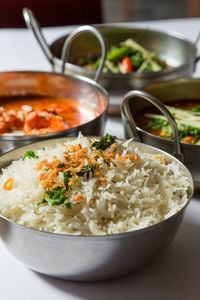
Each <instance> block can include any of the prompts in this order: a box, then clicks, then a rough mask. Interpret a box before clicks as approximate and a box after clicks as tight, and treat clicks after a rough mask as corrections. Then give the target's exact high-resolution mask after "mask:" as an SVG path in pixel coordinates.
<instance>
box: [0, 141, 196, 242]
mask: <svg viewBox="0 0 200 300" xmlns="http://www.w3.org/2000/svg"><path fill="white" fill-rule="evenodd" d="M84 137H87V138H99V136H84ZM76 138H77V137H65V138H63V137H61V138H57V139H48V140H42V141H39V142H34V143H31V144H28V145H25V146H20V147H17V148H15V149H12V150H10V151H8V152H6V153H5V154H3V155H2V156H1V157H0V160H2V159H4V158H5V156H6V155H9V154H10V153H13V152H15V151H16V150H18V151H19V150H24V149H27V148H29V147H31V146H34V145H35V146H37V145H38V144H43V143H46V142H50V141H52V143H53V142H54V144H56V143H59V142H60V143H62V142H64V140H68V139H70V140H73V139H76ZM61 140H62V142H61ZM118 140H120V141H124V142H125V141H127V140H126V139H118ZM130 140H131V143H133V144H136V145H141V144H142V145H144V146H145V147H146V148H147V149H150V150H155V151H157V152H159V153H161V154H163V155H166V156H167V157H169V158H170V159H172V161H175V162H177V163H178V164H179V165H180V166H181V167H182V169H183V170H184V171H185V172H186V173H187V176H188V179H189V180H190V182H191V186H190V188H191V191H190V195H189V196H188V201H187V202H186V204H185V205H184V206H183V207H182V208H181V209H180V210H178V211H177V212H176V213H175V214H173V215H171V216H170V217H168V218H167V219H165V220H162V221H160V222H158V223H156V224H153V225H150V226H148V227H144V228H140V229H136V230H132V231H128V232H123V233H116V234H107V235H72V234H65V233H54V232H48V231H42V230H39V229H34V228H31V227H28V226H25V225H22V224H19V223H16V222H14V221H12V220H10V219H8V218H6V217H4V216H3V215H1V214H0V219H3V220H4V221H7V222H9V223H10V224H11V225H13V226H15V225H17V226H18V227H19V229H25V230H33V231H34V232H35V233H39V234H45V235H48V236H54V237H57V238H70V239H71V238H72V239H74V238H75V239H77V238H81V239H85V240H94V241H95V240H98V241H99V240H112V239H119V238H120V239H121V238H130V237H132V236H134V235H138V234H141V233H142V234H145V233H146V232H148V231H152V230H154V228H158V227H160V226H162V224H166V223H167V222H173V220H174V219H175V218H176V217H177V216H178V215H179V214H182V213H184V210H185V209H186V207H187V206H188V204H189V202H190V201H191V199H192V197H193V195H194V181H193V178H192V175H191V173H190V171H189V170H188V168H187V167H186V166H185V165H184V164H183V163H182V162H181V161H179V160H178V159H177V158H175V157H174V156H173V155H171V154H169V153H167V152H165V151H163V150H161V149H159V148H156V147H153V146H150V145H147V144H143V143H139V142H136V141H133V140H132V139H130ZM41 147H42V145H41ZM38 149H40V148H38ZM13 160H14V159H13ZM13 160H12V161H13ZM0 172H1V170H0ZM0 221H1V220H0Z"/></svg>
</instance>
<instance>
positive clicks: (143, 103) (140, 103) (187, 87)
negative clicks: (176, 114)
mask: <svg viewBox="0 0 200 300" xmlns="http://www.w3.org/2000/svg"><path fill="white" fill-rule="evenodd" d="M147 92H148V93H147ZM149 93H150V94H151V95H150V94H149ZM152 95H153V96H152ZM155 97H156V98H155ZM158 99H159V100H158ZM188 99H193V100H195V99H196V100H199V99H200V79H181V80H177V81H171V82H170V81H169V82H166V83H164V82H163V83H158V84H155V85H152V86H148V87H145V88H144V91H131V92H129V93H127V94H126V95H125V96H124V100H123V104H122V111H121V113H122V119H123V123H124V128H125V135H126V137H133V138H134V139H135V140H136V141H140V142H141V141H142V142H143V143H145V144H148V145H152V146H154V147H157V148H159V149H162V150H164V151H166V152H168V153H170V154H172V155H174V143H173V141H169V140H167V139H165V138H162V137H159V136H156V135H153V134H151V133H149V132H147V131H145V130H144V129H142V128H140V127H138V126H136V124H135V121H134V116H136V115H137V114H140V112H141V110H142V109H144V108H145V107H149V106H150V105H151V104H153V105H155V106H156V107H157V108H158V109H159V110H160V111H161V112H162V113H163V114H164V115H165V116H166V118H167V119H168V120H169V122H170V124H172V125H173V126H174V123H175V121H174V119H173V117H172V116H171V114H170V113H169V111H168V110H167V108H166V107H165V105H164V104H163V102H164V103H167V104H169V103H170V102H171V101H177V100H183V101H184V100H188ZM160 100H161V101H160ZM178 159H180V160H181V161H183V163H184V164H185V165H186V167H187V168H188V169H189V170H190V172H191V174H192V176H193V179H194V182H195V188H196V190H199V189H200V170H199V166H200V146H199V145H192V144H184V143H181V147H180V151H179V157H178Z"/></svg>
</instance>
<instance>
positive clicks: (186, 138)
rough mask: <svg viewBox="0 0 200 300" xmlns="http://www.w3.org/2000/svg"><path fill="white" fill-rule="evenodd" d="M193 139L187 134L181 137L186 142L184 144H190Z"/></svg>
mask: <svg viewBox="0 0 200 300" xmlns="http://www.w3.org/2000/svg"><path fill="white" fill-rule="evenodd" d="M193 141H194V137H193V136H190V135H188V136H186V137H184V138H183V139H182V142H183V143H186V144H192V142H193Z"/></svg>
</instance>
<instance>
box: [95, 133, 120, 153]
mask: <svg viewBox="0 0 200 300" xmlns="http://www.w3.org/2000/svg"><path fill="white" fill-rule="evenodd" d="M115 139H116V136H113V135H110V134H108V133H107V134H106V135H105V136H103V137H102V138H101V139H100V140H98V141H95V142H94V143H93V144H92V145H91V148H96V149H97V150H103V151H104V150H106V149H107V148H108V147H110V146H111V145H112V144H113V143H115Z"/></svg>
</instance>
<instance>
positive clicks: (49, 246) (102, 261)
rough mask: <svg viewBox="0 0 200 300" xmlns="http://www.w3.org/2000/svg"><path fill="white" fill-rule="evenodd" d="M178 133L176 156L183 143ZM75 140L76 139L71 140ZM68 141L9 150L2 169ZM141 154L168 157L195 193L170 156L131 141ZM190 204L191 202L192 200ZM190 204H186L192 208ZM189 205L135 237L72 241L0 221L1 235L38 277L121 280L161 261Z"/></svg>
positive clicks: (130, 234)
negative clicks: (29, 152) (34, 153)
mask: <svg viewBox="0 0 200 300" xmlns="http://www.w3.org/2000/svg"><path fill="white" fill-rule="evenodd" d="M177 134H178V133H177V131H176V130H175V140H176V147H175V148H176V152H177V151H178V152H177V155H178V157H179V145H178V143H179V140H178V139H177ZM69 139H72V138H69ZM58 142H59V143H63V142H66V138H65V139H64V138H60V139H56V140H53V139H52V140H46V141H40V142H37V143H34V144H31V146H30V145H27V146H23V147H20V148H18V149H15V150H13V151H10V152H8V153H6V154H4V155H3V156H1V157H0V170H1V169H2V168H5V167H6V166H8V165H9V164H10V163H11V162H12V161H13V160H16V159H19V158H22V157H24V153H25V152H26V151H27V150H30V147H31V149H32V150H33V151H36V150H37V149H41V148H43V147H45V146H48V147H51V146H54V145H55V143H58ZM132 145H133V146H135V145H137V147H138V149H139V151H147V152H148V153H154V154H155V153H158V154H165V155H166V156H167V157H168V158H169V159H170V160H172V161H176V162H178V164H179V165H180V167H181V168H182V170H183V172H184V174H185V176H187V178H188V182H189V183H190V184H191V191H189V194H188V197H189V199H191V197H192V194H193V180H192V177H191V175H190V173H189V171H188V170H187V168H186V167H185V166H184V165H183V164H182V163H181V162H180V161H179V160H177V159H176V158H174V157H172V156H171V155H169V154H167V153H165V152H163V151H161V150H159V149H157V148H154V147H151V146H148V145H144V144H141V143H137V142H132ZM188 203H189V201H188ZM188 203H187V204H188ZM187 204H186V205H185V206H184V207H183V208H182V209H181V210H180V211H178V212H177V213H176V214H174V215H173V216H171V217H170V218H168V219H166V220H164V221H162V222H160V223H158V224H155V225H153V226H150V227H147V228H144V229H140V230H136V231H133V232H128V233H122V234H114V235H107V236H71V235H65V234H55V233H47V232H42V231H39V230H35V229H31V228H28V227H25V226H22V225H19V224H16V223H14V222H12V221H10V220H8V219H6V218H4V217H2V216H0V235H1V238H2V240H3V242H4V243H5V245H6V247H7V248H8V250H9V251H10V252H11V253H12V254H13V255H14V256H15V257H16V258H18V259H19V260H20V261H21V262H23V263H24V264H26V265H27V266H28V267H29V268H31V269H32V270H35V271H37V272H39V273H42V274H45V275H48V276H53V277H58V278H63V279H69V280H76V281H96V280H105V279H111V278H116V277H119V276H122V275H125V274H128V273H130V272H133V271H135V270H137V269H139V268H141V267H142V266H145V265H146V264H147V263H148V262H150V261H151V260H153V259H156V258H157V257H159V254H160V253H161V252H162V251H163V250H165V249H166V247H167V246H168V245H169V244H170V242H171V241H172V239H173V237H174V236H175V234H176V232H177V230H178V228H179V226H180V224H181V221H182V219H183V216H184V212H185V209H186V207H187Z"/></svg>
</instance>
